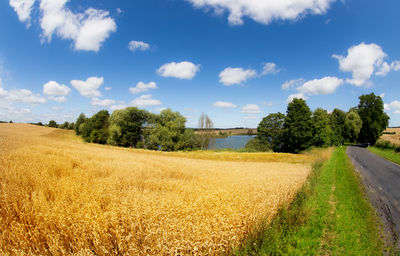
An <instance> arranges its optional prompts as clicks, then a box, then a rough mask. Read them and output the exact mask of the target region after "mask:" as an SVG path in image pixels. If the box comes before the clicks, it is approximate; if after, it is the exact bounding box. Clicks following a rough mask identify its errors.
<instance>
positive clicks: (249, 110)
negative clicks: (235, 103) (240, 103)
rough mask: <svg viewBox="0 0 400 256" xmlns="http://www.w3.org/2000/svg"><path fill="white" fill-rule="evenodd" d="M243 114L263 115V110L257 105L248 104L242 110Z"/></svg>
mask: <svg viewBox="0 0 400 256" xmlns="http://www.w3.org/2000/svg"><path fill="white" fill-rule="evenodd" d="M241 112H242V113H246V114H259V113H261V109H260V107H259V106H258V105H256V104H247V105H246V106H244V107H243V108H242V111H241Z"/></svg>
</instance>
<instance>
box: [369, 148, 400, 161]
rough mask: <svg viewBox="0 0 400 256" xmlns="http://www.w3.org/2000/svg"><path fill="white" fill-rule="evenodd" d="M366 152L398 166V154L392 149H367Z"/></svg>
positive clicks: (399, 155) (399, 157)
mask: <svg viewBox="0 0 400 256" xmlns="http://www.w3.org/2000/svg"><path fill="white" fill-rule="evenodd" d="M368 150H369V151H371V152H372V153H375V154H377V155H379V156H381V157H383V158H386V159H387V160H389V161H392V162H394V163H396V164H400V153H398V152H396V151H395V150H394V149H390V148H377V147H368Z"/></svg>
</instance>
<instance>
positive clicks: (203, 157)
mask: <svg viewBox="0 0 400 256" xmlns="http://www.w3.org/2000/svg"><path fill="white" fill-rule="evenodd" d="M314 160H315V159H314V157H313V156H311V155H290V154H282V155H281V154H270V153H254V154H241V153H226V152H223V153H213V152H191V153H185V152H176V153H162V152H154V151H145V150H133V149H125V148H117V147H112V146H102V145H95V144H86V143H83V142H82V141H81V140H80V139H79V138H78V137H76V136H75V135H74V134H73V132H71V131H66V130H60V129H52V128H46V127H39V126H33V125H27V124H0V241H1V243H0V254H1V255H14V254H19V255H38V254H43V255H68V254H69V255H71V254H77V255H215V254H228V253H230V252H232V250H233V249H234V248H236V247H237V246H239V245H240V243H241V242H243V240H244V239H245V238H246V237H247V236H248V235H249V233H251V232H252V231H253V230H255V229H257V227H258V225H261V223H262V222H263V221H264V220H265V218H266V217H267V216H269V218H271V217H272V216H273V214H274V213H275V212H276V211H277V209H278V207H279V206H280V205H281V204H282V203H284V202H288V201H289V200H292V198H293V197H294V195H295V193H296V191H297V190H298V189H299V188H300V187H301V185H302V184H303V183H304V181H305V180H306V178H307V176H308V175H309V173H310V171H311V165H312V162H313V161H314Z"/></svg>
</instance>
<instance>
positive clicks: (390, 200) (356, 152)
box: [347, 146, 400, 243]
mask: <svg viewBox="0 0 400 256" xmlns="http://www.w3.org/2000/svg"><path fill="white" fill-rule="evenodd" d="M347 155H348V156H349V157H350V160H351V162H352V163H353V165H354V167H355V169H356V170H357V171H358V172H359V173H360V174H361V177H362V182H363V183H364V185H365V187H366V189H367V193H368V196H369V198H370V199H371V201H372V204H373V205H374V207H375V208H376V209H377V212H378V214H379V215H380V217H381V219H382V221H383V223H384V224H385V233H386V235H388V239H390V240H391V242H396V243H399V239H398V237H400V165H397V164H395V163H392V162H390V161H388V160H386V159H384V158H382V157H379V156H377V155H375V154H374V153H372V152H370V151H368V150H367V149H366V148H363V147H359V146H349V147H347Z"/></svg>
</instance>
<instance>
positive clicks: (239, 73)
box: [219, 67, 257, 86]
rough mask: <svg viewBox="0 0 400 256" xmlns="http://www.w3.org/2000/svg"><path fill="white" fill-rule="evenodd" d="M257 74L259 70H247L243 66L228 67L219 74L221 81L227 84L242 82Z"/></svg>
mask: <svg viewBox="0 0 400 256" xmlns="http://www.w3.org/2000/svg"><path fill="white" fill-rule="evenodd" d="M256 75H257V72H256V71H255V70H252V69H246V70H245V69H243V68H231V67H228V68H226V69H224V70H223V71H222V72H221V73H220V74H219V78H220V79H219V81H220V82H221V83H222V84H223V85H225V86H231V85H234V84H241V83H242V82H245V81H246V80H247V79H249V78H252V77H254V76H256Z"/></svg>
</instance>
